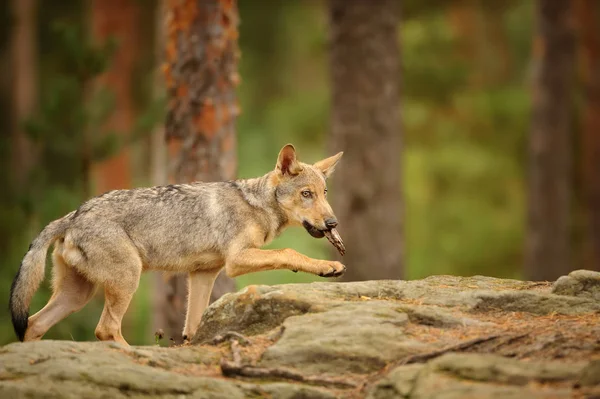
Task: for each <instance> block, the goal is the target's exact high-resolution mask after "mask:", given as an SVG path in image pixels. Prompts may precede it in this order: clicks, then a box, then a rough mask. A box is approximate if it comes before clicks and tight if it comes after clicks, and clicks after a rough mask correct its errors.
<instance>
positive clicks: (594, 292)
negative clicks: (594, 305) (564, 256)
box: [552, 270, 600, 301]
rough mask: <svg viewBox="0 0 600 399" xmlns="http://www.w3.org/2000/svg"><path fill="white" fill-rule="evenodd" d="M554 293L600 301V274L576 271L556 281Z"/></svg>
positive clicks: (553, 288)
mask: <svg viewBox="0 0 600 399" xmlns="http://www.w3.org/2000/svg"><path fill="white" fill-rule="evenodd" d="M552 293H554V294H557V295H570V296H575V297H581V298H590V299H593V300H595V301H600V272H594V271H591V270H575V271H574V272H571V273H569V275H568V276H562V277H560V278H559V279H558V280H556V282H555V283H554V285H553V286H552Z"/></svg>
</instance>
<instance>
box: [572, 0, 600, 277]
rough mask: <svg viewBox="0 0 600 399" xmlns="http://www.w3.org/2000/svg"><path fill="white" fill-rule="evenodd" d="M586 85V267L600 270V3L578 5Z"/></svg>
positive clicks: (579, 0) (578, 2)
mask: <svg viewBox="0 0 600 399" xmlns="http://www.w3.org/2000/svg"><path fill="white" fill-rule="evenodd" d="M574 5H575V11H576V19H577V27H578V31H579V32H578V33H579V40H578V44H579V61H580V70H581V78H582V84H583V96H584V100H583V110H582V112H583V114H582V117H583V119H582V126H581V141H580V144H581V155H582V156H581V159H582V165H581V166H582V172H583V173H582V179H581V181H582V186H583V201H584V208H585V211H584V213H585V216H586V226H585V227H586V234H585V243H584V248H585V249H584V267H585V268H586V269H593V270H600V179H598V171H600V30H598V24H599V23H600V2H598V1H595V0H576V1H575V2H574Z"/></svg>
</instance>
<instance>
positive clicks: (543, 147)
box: [525, 0, 574, 280]
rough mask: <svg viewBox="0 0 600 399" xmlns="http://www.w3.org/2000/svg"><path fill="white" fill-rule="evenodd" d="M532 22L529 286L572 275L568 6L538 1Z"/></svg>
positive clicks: (558, 1)
mask: <svg viewBox="0 0 600 399" xmlns="http://www.w3.org/2000/svg"><path fill="white" fill-rule="evenodd" d="M535 16H536V37H535V39H534V47H533V57H534V67H535V70H534V72H535V75H534V78H533V109H532V127H531V135H530V140H529V187H528V190H529V204H528V208H529V209H528V234H527V247H526V253H525V271H526V275H527V276H526V277H527V279H530V280H554V279H556V278H557V277H559V276H560V275H562V274H565V273H568V272H569V271H570V270H571V259H570V244H569V241H570V240H569V236H570V193H571V178H570V172H571V168H570V166H571V159H570V151H571V137H570V134H571V126H570V115H571V112H570V111H571V109H570V108H571V104H572V96H571V86H572V77H573V65H574V40H573V27H572V25H571V23H572V13H571V2H569V1H562V0H537V1H536V2H535Z"/></svg>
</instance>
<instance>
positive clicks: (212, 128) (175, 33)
mask: <svg viewBox="0 0 600 399" xmlns="http://www.w3.org/2000/svg"><path fill="white" fill-rule="evenodd" d="M238 19H239V17H238V10H237V2H236V1H235V0H181V1H174V0H173V1H168V3H167V43H166V65H165V68H164V71H165V81H166V85H167V92H168V97H169V103H168V109H167V120H166V125H165V128H166V137H167V140H168V142H169V149H170V155H171V157H172V159H173V161H174V164H173V171H174V172H173V178H174V180H175V181H176V182H190V181H220V180H230V179H234V178H235V177H236V173H237V161H236V136H235V121H236V118H237V116H238V114H239V109H238V103H237V97H236V93H235V88H236V86H237V84H238V81H239V77H238V74H237V65H238V58H239V50H238V44H237V39H238V30H237V27H238ZM234 289H235V284H234V281H233V280H231V279H229V278H227V277H226V276H225V275H224V274H223V273H222V274H221V275H220V276H219V278H217V281H216V282H215V287H214V289H213V293H212V298H211V299H212V300H214V299H215V298H218V297H220V296H221V295H223V294H225V293H227V292H230V291H233V290H234ZM166 291H167V294H168V295H167V297H166V301H165V302H164V303H163V305H162V307H161V308H160V309H159V310H158V311H159V312H163V314H164V315H165V320H168V325H166V326H165V332H166V333H167V335H168V336H169V337H171V338H173V339H174V341H175V342H179V341H180V340H181V332H182V329H183V321H184V315H185V297H186V294H187V286H186V284H185V279H184V277H183V276H180V277H174V278H171V279H170V281H169V282H168V287H167V290H166Z"/></svg>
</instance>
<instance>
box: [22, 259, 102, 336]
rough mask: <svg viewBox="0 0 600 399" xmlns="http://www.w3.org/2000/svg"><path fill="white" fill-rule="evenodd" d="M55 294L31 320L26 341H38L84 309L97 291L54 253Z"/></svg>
mask: <svg viewBox="0 0 600 399" xmlns="http://www.w3.org/2000/svg"><path fill="white" fill-rule="evenodd" d="M53 260H54V269H53V270H54V277H55V278H54V284H53V286H54V293H53V295H52V297H51V298H50V300H49V301H48V304H46V306H44V308H43V309H42V310H40V311H39V312H37V313H36V314H34V315H33V316H31V317H30V318H29V326H28V328H27V331H26V333H25V339H24V341H36V340H39V339H41V338H42V336H43V335H44V334H45V333H46V332H47V331H48V330H49V329H50V328H51V327H52V326H53V325H55V324H56V323H58V322H59V321H61V320H62V319H64V318H65V317H67V316H68V315H70V314H71V313H74V312H76V311H78V310H80V309H81V308H83V307H84V306H85V305H86V304H87V303H88V302H89V301H90V299H92V296H93V295H94V292H95V291H96V289H95V286H94V284H92V283H91V282H90V281H89V280H87V279H86V278H85V277H84V276H83V275H81V274H80V273H78V272H77V271H76V270H74V269H73V268H71V267H70V266H68V265H66V264H65V263H64V260H63V259H62V258H61V257H60V256H58V255H57V254H56V253H54V256H53Z"/></svg>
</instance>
